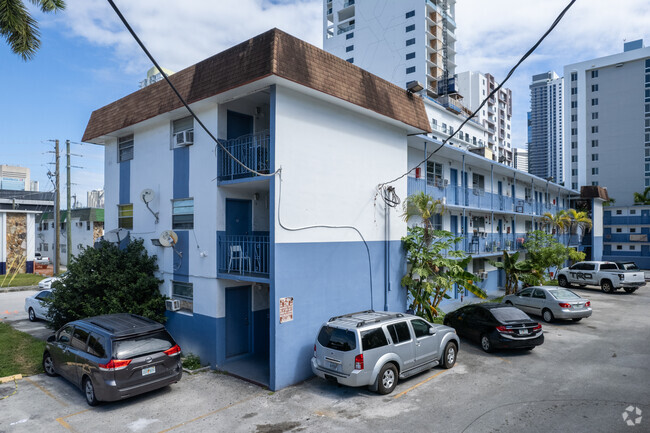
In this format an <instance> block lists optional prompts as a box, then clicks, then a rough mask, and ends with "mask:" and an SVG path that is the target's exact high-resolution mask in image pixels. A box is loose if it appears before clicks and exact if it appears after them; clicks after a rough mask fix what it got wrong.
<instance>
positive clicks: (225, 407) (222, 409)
mask: <svg viewBox="0 0 650 433" xmlns="http://www.w3.org/2000/svg"><path fill="white" fill-rule="evenodd" d="M262 395H264V394H263V393H258V394H254V395H252V396H250V397H248V398H245V399H244V400H240V401H236V402H234V403H231V404H229V405H227V406H224V407H221V408H219V409H216V410H213V411H212V412H208V413H206V414H203V415H200V416H197V417H196V418H193V419H191V420H189V421H183V422H182V423H180V424H176V425H175V426H173V427H169V428H168V429H165V430H161V431H160V432H159V433H165V432H168V431H171V430H174V429H177V428H179V427H183V426H186V425H187V424H189V423H192V422H194V421H198V420H200V419H203V418H207V417H209V416H210V415H214V414H216V413H219V412H222V411H224V410H226V409H230V408H231V407H233V406H237V405H239V404H242V403H246V402H247V401H250V400H253V399H254V398H257V397H260V396H262Z"/></svg>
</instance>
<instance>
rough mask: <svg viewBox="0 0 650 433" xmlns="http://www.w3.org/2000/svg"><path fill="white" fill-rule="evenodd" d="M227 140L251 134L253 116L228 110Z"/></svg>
mask: <svg viewBox="0 0 650 433" xmlns="http://www.w3.org/2000/svg"><path fill="white" fill-rule="evenodd" d="M227 128H228V134H227V138H228V140H232V139H233V138H238V137H241V136H242V135H246V134H252V133H253V116H249V115H247V114H242V113H237V112H236V111H230V110H228V118H227Z"/></svg>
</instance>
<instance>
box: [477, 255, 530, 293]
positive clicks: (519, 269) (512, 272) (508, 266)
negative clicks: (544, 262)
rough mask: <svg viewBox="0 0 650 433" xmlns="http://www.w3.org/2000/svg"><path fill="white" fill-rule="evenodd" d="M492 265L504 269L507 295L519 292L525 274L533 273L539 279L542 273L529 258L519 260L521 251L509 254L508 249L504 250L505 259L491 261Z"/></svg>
mask: <svg viewBox="0 0 650 433" xmlns="http://www.w3.org/2000/svg"><path fill="white" fill-rule="evenodd" d="M489 262H490V264H491V265H492V266H494V267H495V268H497V269H503V271H504V272H505V274H506V283H505V287H504V288H505V289H506V295H512V294H514V293H516V292H517V288H518V287H519V280H520V279H521V277H522V276H523V275H525V274H531V275H533V276H535V278H537V280H538V281H539V280H540V279H541V278H540V277H541V275H540V274H539V272H538V271H537V270H535V269H534V268H533V265H532V263H531V262H530V261H529V260H519V252H516V253H514V254H512V255H509V254H508V252H507V251H504V252H503V260H502V261H500V262H495V261H493V260H490V261H489Z"/></svg>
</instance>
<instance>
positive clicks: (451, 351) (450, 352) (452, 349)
mask: <svg viewBox="0 0 650 433" xmlns="http://www.w3.org/2000/svg"><path fill="white" fill-rule="evenodd" d="M457 351H458V348H457V346H456V344H455V343H452V342H451V341H450V342H449V343H447V345H446V346H445V352H444V354H443V355H442V363H441V364H442V366H443V367H445V368H451V367H453V366H454V365H455V364H456V353H457Z"/></svg>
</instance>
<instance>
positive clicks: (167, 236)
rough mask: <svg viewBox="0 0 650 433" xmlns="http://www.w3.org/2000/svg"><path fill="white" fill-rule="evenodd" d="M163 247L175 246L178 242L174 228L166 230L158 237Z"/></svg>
mask: <svg viewBox="0 0 650 433" xmlns="http://www.w3.org/2000/svg"><path fill="white" fill-rule="evenodd" d="M158 240H159V241H160V245H162V246H163V247H173V246H174V245H175V244H176V242H178V235H177V234H176V233H174V232H173V231H172V230H165V231H164V232H162V233H161V234H160V237H159V238H158Z"/></svg>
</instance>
